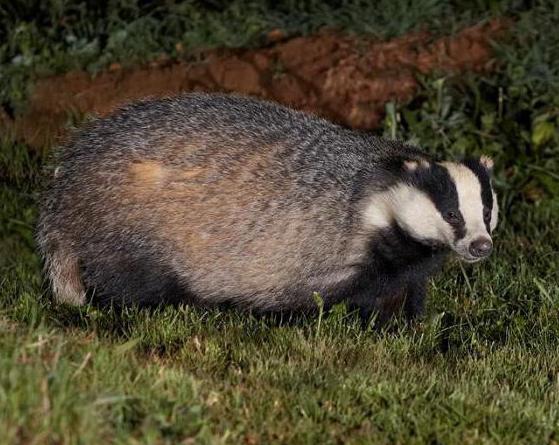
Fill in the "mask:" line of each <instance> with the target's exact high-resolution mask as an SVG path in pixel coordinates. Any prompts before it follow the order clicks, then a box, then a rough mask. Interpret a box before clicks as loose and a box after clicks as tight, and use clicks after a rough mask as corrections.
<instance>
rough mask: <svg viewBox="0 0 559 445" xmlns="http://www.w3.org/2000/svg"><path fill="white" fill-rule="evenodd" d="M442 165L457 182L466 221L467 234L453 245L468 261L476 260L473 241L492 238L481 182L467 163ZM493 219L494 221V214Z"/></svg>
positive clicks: (460, 208) (461, 210)
mask: <svg viewBox="0 0 559 445" xmlns="http://www.w3.org/2000/svg"><path fill="white" fill-rule="evenodd" d="M442 165H444V166H445V167H446V168H447V170H448V173H449V174H450V176H451V178H452V179H453V180H454V183H455V184H456V191H457V192H458V204H459V210H460V213H461V214H462V217H463V218H464V222H465V223H466V235H465V236H464V237H463V238H462V239H460V240H458V241H457V242H454V243H452V245H451V247H452V248H453V250H454V251H455V252H456V253H458V254H459V255H460V256H461V257H462V258H464V259H465V260H466V261H475V260H477V259H478V258H475V257H474V256H472V255H471V254H470V253H469V250H468V249H469V247H470V244H471V242H472V241H474V240H476V239H478V238H489V239H491V235H490V234H489V233H488V232H487V228H486V226H485V222H484V221H483V202H482V200H481V183H480V182H479V179H478V177H477V176H476V175H475V173H474V172H473V171H472V170H470V169H469V168H468V167H466V166H465V165H462V164H456V163H453V162H443V163H442ZM496 207H497V206H496V205H494V206H493V209H496ZM494 211H495V210H493V212H494ZM493 212H492V213H493ZM491 220H492V223H493V215H492V217H491ZM495 224H496V222H495Z"/></svg>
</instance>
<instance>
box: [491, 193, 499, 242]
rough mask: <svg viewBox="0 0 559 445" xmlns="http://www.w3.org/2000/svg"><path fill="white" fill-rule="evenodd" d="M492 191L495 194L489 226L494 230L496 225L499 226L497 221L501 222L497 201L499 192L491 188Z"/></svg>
mask: <svg viewBox="0 0 559 445" xmlns="http://www.w3.org/2000/svg"><path fill="white" fill-rule="evenodd" d="M491 193H492V194H493V208H492V209H491V223H490V224H489V228H490V229H491V232H493V230H495V227H497V222H499V203H498V202H497V194H496V193H495V192H494V191H493V190H491Z"/></svg>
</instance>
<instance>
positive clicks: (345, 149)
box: [38, 94, 430, 310]
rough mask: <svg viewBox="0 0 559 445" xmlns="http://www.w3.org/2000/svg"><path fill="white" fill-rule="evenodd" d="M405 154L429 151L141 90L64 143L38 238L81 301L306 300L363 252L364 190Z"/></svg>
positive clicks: (254, 304) (62, 292)
mask: <svg viewBox="0 0 559 445" xmlns="http://www.w3.org/2000/svg"><path fill="white" fill-rule="evenodd" d="M406 160H407V161H409V160H417V161H421V162H430V158H429V157H428V156H427V155H425V154H423V153H421V152H420V151H419V150H417V149H415V148H413V147H409V146H407V145H405V144H402V143H400V142H396V141H387V140H382V139H379V138H375V137H372V136H370V135H367V134H363V133H358V132H354V131H351V130H347V129H343V128H341V127H338V126H336V125H333V124H331V123H329V122H327V121H325V120H322V119H319V118H316V117H313V116H310V115H307V114H303V113H300V112H296V111H293V110H290V109H287V108H284V107H281V106H278V105H274V104H271V103H267V102H262V101H256V100H252V99H248V98H242V97H235V96H225V95H206V94H187V95H183V96H180V97H176V98H169V99H162V100H153V101H144V102H140V103H136V104H132V105H130V106H127V107H125V108H123V109H121V110H119V111H118V112H116V113H114V114H113V115H111V116H109V117H106V118H102V119H98V120H95V121H93V122H92V123H90V124H87V125H86V126H85V128H83V129H82V130H81V131H79V132H78V133H77V134H76V135H75V136H74V137H73V139H72V140H71V141H70V142H69V143H68V144H67V145H66V146H64V147H63V148H62V149H61V150H60V152H59V155H58V158H57V160H56V175H53V177H52V178H51V185H50V186H49V187H48V188H47V190H46V191H45V195H44V200H43V206H42V209H41V213H40V221H39V228H38V240H39V245H40V249H41V252H42V254H43V256H44V258H45V265H46V268H47V271H48V275H49V277H50V280H51V281H52V284H53V289H54V293H55V295H56V297H57V299H58V300H60V301H65V302H70V303H74V304H83V303H84V302H85V301H86V290H90V291H92V292H93V294H95V295H97V297H99V298H100V299H101V300H107V299H113V300H114V299H116V300H117V301H122V302H124V303H132V302H139V303H145V302H149V303H153V302H157V301H159V300H161V301H169V299H171V300H173V298H172V297H173V296H176V300H178V301H181V300H186V301H194V302H196V303H199V304H214V303H221V302H231V303H233V304H236V305H241V306H244V307H249V308H254V309H258V310H284V309H287V310H292V309H305V308H309V307H311V306H313V304H314V303H313V299H312V294H313V292H319V293H321V294H323V296H325V297H328V295H330V294H332V295H333V294H334V293H335V292H333V290H332V289H335V288H336V289H337V288H338V286H340V285H341V284H343V283H348V282H349V281H351V280H352V277H353V276H355V274H356V273H357V272H356V271H357V270H358V269H359V268H363V267H364V265H365V263H370V261H371V259H370V258H369V256H368V251H369V246H370V243H371V242H373V243H374V240H375V236H374V233H372V232H371V229H367V228H366V227H365V226H364V224H363V221H362V213H363V206H364V201H365V200H367V199H370V197H371V196H372V195H374V194H378V193H382V192H383V191H386V190H389V189H390V187H392V186H394V185H395V184H397V183H398V182H401V181H402V172H401V166H402V163H403V162H404V161H406ZM378 242H381V241H378ZM360 270H361V269H360ZM379 279H380V280H382V277H380V278H379ZM421 285H423V283H421ZM350 288H351V286H350ZM348 289H349V288H348ZM336 295H337V294H336ZM170 296H171V298H170ZM336 298H338V296H336V297H335V298H334V297H332V299H331V302H334V300H335V299H336ZM340 298H341V297H340ZM371 298H373V297H371ZM377 306H378V305H377Z"/></svg>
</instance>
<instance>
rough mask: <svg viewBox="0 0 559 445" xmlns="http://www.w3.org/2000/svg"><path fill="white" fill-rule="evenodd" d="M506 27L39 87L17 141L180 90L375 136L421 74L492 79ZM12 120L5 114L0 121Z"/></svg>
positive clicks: (250, 53)
mask: <svg viewBox="0 0 559 445" xmlns="http://www.w3.org/2000/svg"><path fill="white" fill-rule="evenodd" d="M506 27H507V22H506V21H503V20H494V21H491V22H488V23H485V24H481V25H476V26H472V27H469V28H466V29H463V30H462V31H460V32H458V33H457V34H455V35H453V36H449V37H442V38H438V39H434V38H433V37H432V36H431V35H430V34H429V33H428V32H417V33H411V34H407V35H404V36H402V37H398V38H396V39H393V40H390V41H385V42H378V41H371V40H364V39H358V38H355V37H349V36H347V35H341V34H338V33H320V34H317V35H313V36H310V37H298V38H293V39H290V40H286V41H281V39H282V36H281V32H275V33H271V35H270V40H272V41H273V40H279V41H277V42H276V43H275V44H274V45H273V46H271V47H269V48H262V49H257V50H235V51H232V50H227V51H213V52H211V53H209V54H206V56H205V57H204V59H203V61H201V62H196V63H192V62H191V63H186V62H172V61H169V60H160V61H157V62H154V63H151V64H150V65H149V66H145V67H141V68H136V69H122V68H121V67H120V66H119V65H116V64H114V65H113V66H111V67H110V69H109V70H107V71H105V72H102V73H100V74H98V75H97V76H95V77H92V76H91V75H89V74H87V73H85V72H70V73H67V74H65V75H62V76H55V77H50V78H45V79H41V80H39V81H38V82H37V84H36V86H35V88H34V92H33V94H32V96H31V98H30V101H29V106H28V109H27V112H26V113H25V114H24V115H22V116H20V117H18V118H17V119H16V121H15V122H13V123H12V125H14V126H15V131H16V135H17V136H18V137H19V138H20V139H23V140H25V141H26V142H28V143H30V144H31V145H33V146H36V147H37V146H41V145H44V144H45V143H48V142H50V141H52V140H53V139H54V138H56V137H58V136H60V134H62V131H63V128H64V126H65V125H66V123H67V122H68V113H72V112H75V113H80V114H81V113H91V112H93V113H97V114H100V115H104V114H107V113H109V112H111V111H112V110H113V109H114V108H115V107H117V106H119V105H120V104H122V103H124V102H128V101H130V100H134V99H138V98H142V97H146V96H165V95H173V94H176V93H178V92H180V91H234V92H239V93H244V94H250V95H254V96H259V97H264V98H268V99H272V100H275V101H278V102H281V103H284V104H288V105H291V106H293V107H295V108H298V109H302V110H309V111H312V112H315V113H317V114H320V115H322V116H326V117H328V118H330V119H332V120H335V121H337V122H340V123H342V124H344V125H348V126H351V127H354V128H362V129H371V128H374V127H376V126H377V125H378V124H379V122H380V121H381V119H382V117H383V111H384V104H385V103H386V102H387V101H392V100H396V101H407V100H409V99H411V98H412V97H413V96H414V94H415V93H416V91H417V89H418V82H417V81H416V78H415V75H416V73H423V74H427V73H430V72H433V71H450V72H458V73H459V72H464V71H467V70H471V71H486V70H489V69H491V67H492V66H493V64H494V61H493V59H492V51H491V45H490V42H491V40H494V39H496V38H498V37H499V36H500V35H502V34H503V30H504V29H505V28H506ZM2 120H4V121H6V120H7V118H6V116H4V118H3V119H2V113H1V110H0V122H1V121H2Z"/></svg>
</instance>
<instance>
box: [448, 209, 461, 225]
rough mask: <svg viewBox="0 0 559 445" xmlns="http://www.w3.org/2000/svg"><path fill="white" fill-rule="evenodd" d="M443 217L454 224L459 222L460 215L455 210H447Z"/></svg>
mask: <svg viewBox="0 0 559 445" xmlns="http://www.w3.org/2000/svg"><path fill="white" fill-rule="evenodd" d="M445 219H446V220H447V221H448V222H449V223H450V224H456V223H459V222H460V216H459V215H458V213H457V212H453V211H452V210H451V211H449V212H446V214H445Z"/></svg>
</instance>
